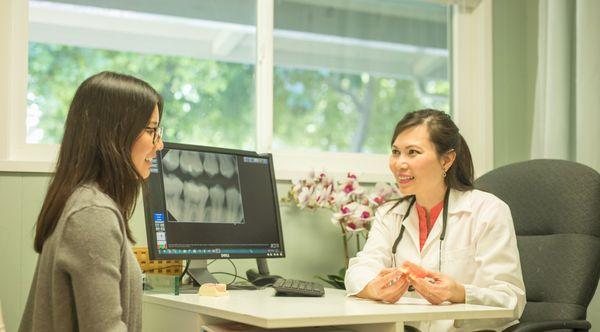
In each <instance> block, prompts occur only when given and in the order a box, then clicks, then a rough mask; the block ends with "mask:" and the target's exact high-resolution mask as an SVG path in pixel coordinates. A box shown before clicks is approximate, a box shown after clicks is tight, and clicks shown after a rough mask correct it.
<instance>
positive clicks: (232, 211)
mask: <svg viewBox="0 0 600 332" xmlns="http://www.w3.org/2000/svg"><path fill="white" fill-rule="evenodd" d="M225 201H226V202H227V211H226V213H225V220H224V221H226V222H231V223H239V222H241V219H242V215H241V212H242V195H241V194H240V192H239V191H238V190H237V189H236V188H227V190H225Z"/></svg>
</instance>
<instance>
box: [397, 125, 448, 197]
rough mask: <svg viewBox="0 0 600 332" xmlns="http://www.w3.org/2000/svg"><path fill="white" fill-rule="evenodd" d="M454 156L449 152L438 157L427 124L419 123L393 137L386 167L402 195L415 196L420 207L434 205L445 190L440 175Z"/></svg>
mask: <svg viewBox="0 0 600 332" xmlns="http://www.w3.org/2000/svg"><path fill="white" fill-rule="evenodd" d="M454 155H455V154H453V152H451V153H448V154H445V155H444V156H442V157H441V158H440V156H438V154H437V151H436V149H435V145H434V144H433V143H432V142H431V140H430V138H429V131H428V129H427V124H426V123H423V124H421V125H417V126H414V127H410V128H407V129H406V130H404V131H402V132H401V133H400V134H399V135H398V136H397V137H396V139H395V140H394V142H393V144H392V154H391V156H390V170H391V171H392V173H393V174H394V177H395V178H396V182H397V183H398V187H399V188H400V191H401V192H402V194H403V195H415V196H416V197H417V202H418V203H419V204H421V205H423V206H428V205H431V204H433V205H435V204H436V203H438V202H440V201H441V199H443V194H444V192H445V190H446V185H445V183H444V175H443V174H444V171H445V170H447V169H448V168H449V167H450V166H451V165H452V162H453V161H454ZM440 193H441V198H440ZM438 199H439V200H438Z"/></svg>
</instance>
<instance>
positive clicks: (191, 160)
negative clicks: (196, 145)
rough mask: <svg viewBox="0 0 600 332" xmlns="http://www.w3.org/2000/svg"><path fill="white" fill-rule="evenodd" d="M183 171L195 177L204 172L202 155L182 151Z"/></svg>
mask: <svg viewBox="0 0 600 332" xmlns="http://www.w3.org/2000/svg"><path fill="white" fill-rule="evenodd" d="M179 164H180V167H181V170H182V171H183V172H184V173H187V174H189V175H191V176H193V177H196V176H198V175H200V174H202V172H203V171H204V166H203V165H202V160H200V154H199V153H197V152H193V151H181V156H180V159H179Z"/></svg>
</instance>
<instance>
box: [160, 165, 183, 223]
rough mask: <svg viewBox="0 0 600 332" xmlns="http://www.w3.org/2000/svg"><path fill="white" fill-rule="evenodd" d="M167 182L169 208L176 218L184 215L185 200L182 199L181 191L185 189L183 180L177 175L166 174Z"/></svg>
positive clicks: (166, 193)
mask: <svg viewBox="0 0 600 332" xmlns="http://www.w3.org/2000/svg"><path fill="white" fill-rule="evenodd" d="M164 183H165V196H166V197H165V198H166V201H167V202H166V203H167V210H168V211H169V212H170V213H171V215H172V216H173V217H174V218H175V219H179V218H181V217H182V213H181V212H182V207H183V201H182V200H181V192H182V190H183V182H182V181H181V180H180V179H179V178H178V177H177V176H176V175H171V174H169V175H166V176H165V177H164Z"/></svg>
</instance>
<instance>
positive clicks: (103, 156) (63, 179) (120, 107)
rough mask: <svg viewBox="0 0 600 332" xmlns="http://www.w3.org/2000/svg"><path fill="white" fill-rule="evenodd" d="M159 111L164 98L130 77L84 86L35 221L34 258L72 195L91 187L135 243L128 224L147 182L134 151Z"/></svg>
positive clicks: (104, 76)
mask: <svg viewBox="0 0 600 332" xmlns="http://www.w3.org/2000/svg"><path fill="white" fill-rule="evenodd" d="M155 106H158V112H159V114H160V115H162V109H163V101H162V97H161V96H160V95H159V94H158V93H157V92H156V91H155V90H154V89H153V88H152V87H151V86H150V85H149V84H148V83H146V82H144V81H142V80H140V79H137V78H135V77H132V76H128V75H123V74H118V73H113V72H101V73H99V74H96V75H94V76H92V77H90V78H88V79H86V80H85V81H84V82H83V83H81V85H80V86H79V88H77V91H76V92H75V96H74V97H73V101H71V106H70V107H69V113H68V115H67V120H66V122H65V132H64V135H63V139H62V144H61V146H60V151H59V155H58V160H57V162H56V170H55V173H54V176H53V178H52V180H51V182H50V186H49V187H48V192H47V193H46V198H45V199H44V203H43V205H42V210H41V211H40V214H39V216H38V219H37V223H36V227H35V240H34V249H35V251H36V252H38V253H40V252H41V251H42V248H43V245H44V242H45V241H46V239H48V237H49V236H50V235H51V234H52V232H54V229H55V228H56V224H57V223H58V220H59V218H60V216H61V214H62V212H63V210H64V208H65V204H66V203H67V200H68V199H69V197H70V196H71V194H72V193H73V192H74V191H75V189H77V187H79V186H81V185H83V184H88V183H96V184H97V185H98V186H99V188H100V190H101V191H102V192H104V193H105V194H106V195H108V196H109V197H110V198H112V199H113V200H114V201H115V202H116V204H117V206H118V208H119V210H120V212H121V214H122V216H123V218H124V220H125V230H126V234H127V238H128V239H129V241H131V242H134V239H133V235H132V233H131V229H130V228H129V222H128V220H129V219H130V218H131V215H132V213H133V210H134V209H135V204H136V200H137V196H138V193H139V188H140V184H141V183H142V182H143V178H142V176H141V175H140V174H139V173H138V172H137V171H136V169H135V166H134V164H133V161H132V160H131V148H132V146H133V144H134V142H135V141H136V140H137V138H138V136H139V134H140V132H142V131H143V130H144V128H145V127H146V126H147V124H148V121H149V119H150V117H151V116H152V112H153V111H154V108H155Z"/></svg>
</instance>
